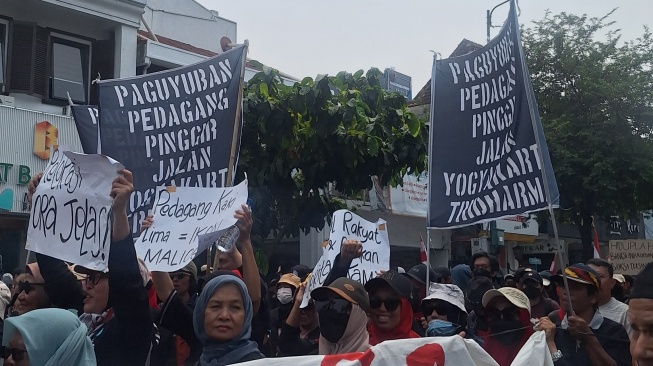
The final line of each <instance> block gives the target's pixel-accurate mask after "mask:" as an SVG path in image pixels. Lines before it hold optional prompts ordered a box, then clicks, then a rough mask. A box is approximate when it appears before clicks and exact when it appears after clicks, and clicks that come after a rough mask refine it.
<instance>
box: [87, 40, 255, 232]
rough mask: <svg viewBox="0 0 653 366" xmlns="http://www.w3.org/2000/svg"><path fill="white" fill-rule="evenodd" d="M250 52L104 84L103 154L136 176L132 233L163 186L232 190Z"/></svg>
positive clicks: (242, 50) (101, 89)
mask: <svg viewBox="0 0 653 366" xmlns="http://www.w3.org/2000/svg"><path fill="white" fill-rule="evenodd" d="M246 51H247V48H246V47H245V46H240V47H237V48H234V49H232V50H230V51H228V52H225V53H223V54H220V55H218V56H216V57H213V58H211V59H208V60H206V61H203V62H200V63H197V64H194V65H190V66H185V67H180V68H177V69H173V70H167V71H163V72H158V73H154V74H148V75H141V76H137V77H133V78H128V79H119V80H107V81H100V82H99V83H98V84H99V100H100V103H99V111H100V113H99V115H100V142H101V150H102V154H105V155H108V156H111V157H112V158H114V159H116V160H118V161H120V162H121V163H123V164H124V165H125V166H126V167H127V169H129V170H131V171H132V173H133V174H134V189H135V191H134V193H133V194H132V197H131V202H130V206H129V214H130V220H131V223H132V231H133V234H136V235H137V234H138V232H139V229H138V228H139V227H140V222H141V221H142V220H143V219H144V218H145V217H146V216H147V212H148V210H149V208H150V207H151V205H152V196H153V194H154V192H155V188H156V187H157V186H161V185H166V186H177V187H181V186H184V187H224V186H229V185H231V184H232V182H228V180H229V179H228V177H231V176H232V174H231V173H232V172H233V169H234V168H235V162H236V161H237V156H238V152H239V139H238V136H240V129H241V124H242V123H241V121H242V119H241V116H240V110H241V108H240V106H241V101H242V77H243V74H244V67H245V57H246Z"/></svg>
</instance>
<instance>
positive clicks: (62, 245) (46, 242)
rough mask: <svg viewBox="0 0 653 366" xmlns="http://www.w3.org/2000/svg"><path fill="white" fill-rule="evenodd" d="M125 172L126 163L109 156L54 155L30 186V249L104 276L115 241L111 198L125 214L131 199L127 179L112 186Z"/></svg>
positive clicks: (28, 245) (129, 174) (69, 153)
mask: <svg viewBox="0 0 653 366" xmlns="http://www.w3.org/2000/svg"><path fill="white" fill-rule="evenodd" d="M120 169H123V166H122V164H120V163H118V162H116V161H115V160H113V159H110V158H107V157H106V156H102V155H84V154H76V153H72V152H69V151H66V152H64V151H62V150H61V149H57V150H54V151H53V152H52V155H51V157H50V162H49V163H48V166H47V167H46V169H45V171H44V172H43V173H40V174H38V175H36V176H35V177H34V178H32V180H31V181H30V182H29V185H28V191H29V195H30V196H31V199H32V208H31V212H30V222H29V227H28V231H27V245H26V248H27V249H28V250H32V251H35V252H37V253H41V254H45V255H49V256H51V257H54V258H58V259H61V260H65V261H68V262H72V263H76V264H80V265H82V266H84V267H87V268H89V269H93V270H97V271H104V270H105V269H106V268H107V264H108V259H109V255H108V254H109V247H110V242H111V224H110V221H109V212H110V210H111V203H112V200H111V197H112V196H114V197H117V200H118V207H119V208H120V209H121V210H122V212H123V214H124V212H125V209H126V203H127V199H128V197H129V195H128V194H127V195H126V197H125V193H123V191H124V192H127V191H129V190H130V187H131V183H130V181H129V178H127V177H125V176H121V177H120V178H118V179H117V184H118V186H117V187H115V188H114V187H113V183H112V181H113V180H114V177H116V175H117V173H116V172H117V171H119V170H120ZM121 172H122V173H123V174H125V175H126V176H128V177H130V176H131V173H129V172H127V171H121ZM125 183H127V184H125Z"/></svg>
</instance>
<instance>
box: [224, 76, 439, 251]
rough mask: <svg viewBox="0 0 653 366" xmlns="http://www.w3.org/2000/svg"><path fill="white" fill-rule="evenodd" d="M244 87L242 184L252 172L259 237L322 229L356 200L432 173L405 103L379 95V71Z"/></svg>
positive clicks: (422, 137) (260, 80)
mask: <svg viewBox="0 0 653 366" xmlns="http://www.w3.org/2000/svg"><path fill="white" fill-rule="evenodd" d="M264 70H265V71H264V72H261V73H259V74H257V75H256V76H254V78H252V79H251V80H250V81H249V82H248V83H247V85H246V87H245V93H244V100H243V113H244V119H245V121H244V127H243V133H242V142H241V153H240V160H239V164H238V174H239V176H238V177H237V178H238V180H240V179H241V178H243V174H244V173H247V175H248V178H249V185H250V195H251V197H252V199H253V200H254V202H255V204H254V209H253V211H254V215H255V216H256V218H257V225H256V227H255V228H254V230H255V234H258V235H260V236H261V237H264V238H265V237H267V236H268V235H269V233H271V232H272V233H273V234H274V235H275V237H276V239H277V240H281V239H282V238H283V237H285V236H289V235H297V234H299V231H300V230H304V231H307V230H309V229H310V228H320V229H321V228H323V227H324V223H325V220H330V218H331V214H332V212H333V211H335V210H337V209H339V208H342V207H344V202H343V201H342V200H339V199H337V198H336V197H333V196H332V195H330V194H329V192H331V188H335V189H336V190H337V191H338V192H340V193H343V194H345V195H353V194H355V193H356V192H360V191H361V190H363V189H369V188H371V185H372V184H371V183H372V181H371V178H370V176H372V175H377V176H379V177H380V179H381V182H382V183H383V184H387V183H388V182H395V183H396V182H398V181H399V180H400V178H401V177H402V176H403V174H404V173H405V172H406V171H414V172H421V171H423V170H425V169H426V142H427V139H428V131H427V128H426V125H425V123H424V122H423V121H421V120H419V119H418V118H417V117H415V116H414V115H413V114H412V113H410V112H408V109H407V106H406V99H405V98H404V97H403V96H401V95H399V94H397V93H388V92H386V91H384V90H383V89H381V87H380V84H379V80H380V77H381V75H382V74H381V72H380V71H379V70H378V69H371V70H369V71H368V72H367V73H366V74H365V75H363V70H360V71H358V72H356V73H355V74H349V73H346V72H341V73H339V74H338V75H336V76H324V75H320V76H318V77H317V78H316V79H315V80H313V79H311V78H305V79H304V80H302V81H301V82H299V83H295V85H293V86H288V85H284V84H283V83H282V82H281V80H280V78H279V75H278V72H277V71H276V70H273V69H269V68H265V69H264Z"/></svg>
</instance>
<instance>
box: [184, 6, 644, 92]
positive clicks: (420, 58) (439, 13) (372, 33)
mask: <svg viewBox="0 0 653 366" xmlns="http://www.w3.org/2000/svg"><path fill="white" fill-rule="evenodd" d="M196 1H197V2H199V3H200V4H202V5H204V6H205V7H207V8H208V9H212V10H216V11H218V13H219V15H220V16H221V17H223V18H226V19H229V20H232V21H235V22H236V23H237V24H238V28H237V32H238V35H237V36H238V39H237V42H238V43H242V42H243V41H244V40H245V39H248V40H249V44H250V52H249V57H250V58H253V59H255V60H258V61H260V62H262V63H264V64H266V65H269V66H271V67H274V68H276V69H278V70H280V71H282V72H284V73H286V74H290V75H292V76H294V77H296V78H299V79H302V78H304V77H306V76H311V77H315V76H316V75H318V74H332V75H333V74H336V73H338V72H339V71H343V70H344V71H348V72H352V73H353V72H356V71H357V70H359V69H364V70H368V69H369V68H370V67H377V68H379V69H381V70H383V69H385V68H387V67H394V68H395V70H396V71H397V72H400V73H404V74H407V75H409V76H411V77H412V80H413V95H415V94H417V92H418V91H419V90H420V89H421V88H422V86H424V84H425V83H426V82H427V81H428V80H429V78H430V73H431V65H432V62H433V56H432V53H431V52H430V51H431V50H433V51H437V52H439V53H441V54H442V55H444V56H445V57H446V56H448V55H449V54H450V53H451V52H452V51H453V50H454V49H455V48H456V46H457V45H458V43H459V42H460V41H461V40H462V39H463V38H467V39H469V40H471V41H474V42H476V43H480V44H484V43H485V42H486V11H487V10H489V9H491V8H492V7H494V6H495V5H497V4H499V3H500V2H501V1H499V0H492V1H488V0H394V1H391V0H321V1H316V0H277V1H271V0H228V1H227V0H196ZM519 7H520V8H521V14H520V16H519V22H520V23H521V24H525V25H526V26H528V25H529V24H531V23H532V21H534V20H541V19H542V18H543V17H544V16H545V13H546V11H547V9H548V10H550V11H551V13H552V14H558V13H561V12H566V13H571V14H576V15H582V14H587V15H589V16H591V17H594V16H596V17H600V16H604V15H606V14H607V13H609V12H610V11H611V10H612V9H614V8H618V9H617V11H616V12H615V14H613V15H612V17H611V18H610V19H612V20H614V21H616V24H615V27H616V28H619V29H621V30H622V35H623V37H622V39H624V40H632V39H635V38H637V37H639V36H640V35H642V34H643V32H644V25H649V26H651V25H653V20H651V14H653V1H652V0H521V1H519ZM508 8H509V6H508V4H505V5H503V6H501V7H499V8H498V9H497V10H496V11H495V12H494V14H493V16H492V23H493V25H497V26H500V25H501V24H503V21H504V20H505V18H506V16H507V13H508ZM498 31H499V28H493V29H492V36H494V35H496V34H497V32H498Z"/></svg>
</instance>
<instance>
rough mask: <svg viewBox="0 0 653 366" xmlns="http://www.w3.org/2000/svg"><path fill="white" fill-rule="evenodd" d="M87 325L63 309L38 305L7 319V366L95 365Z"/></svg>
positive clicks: (4, 341)
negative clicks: (31, 309)
mask: <svg viewBox="0 0 653 366" xmlns="http://www.w3.org/2000/svg"><path fill="white" fill-rule="evenodd" d="M86 331H87V329H86V325H85V324H84V323H82V322H81V321H80V320H79V319H78V318H77V317H76V316H75V314H73V313H72V312H70V311H68V310H63V309H56V308H51V309H37V310H33V311H30V312H28V313H25V314H23V315H20V316H16V317H12V318H7V319H6V320H5V327H4V335H3V337H2V345H3V346H4V347H5V365H7V366H14V365H15V366H21V365H25V366H26V365H29V366H58V365H66V366H94V365H96V364H97V362H96V360H95V352H94V351H93V344H92V343H91V339H90V338H89V337H88V336H87V335H86Z"/></svg>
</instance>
